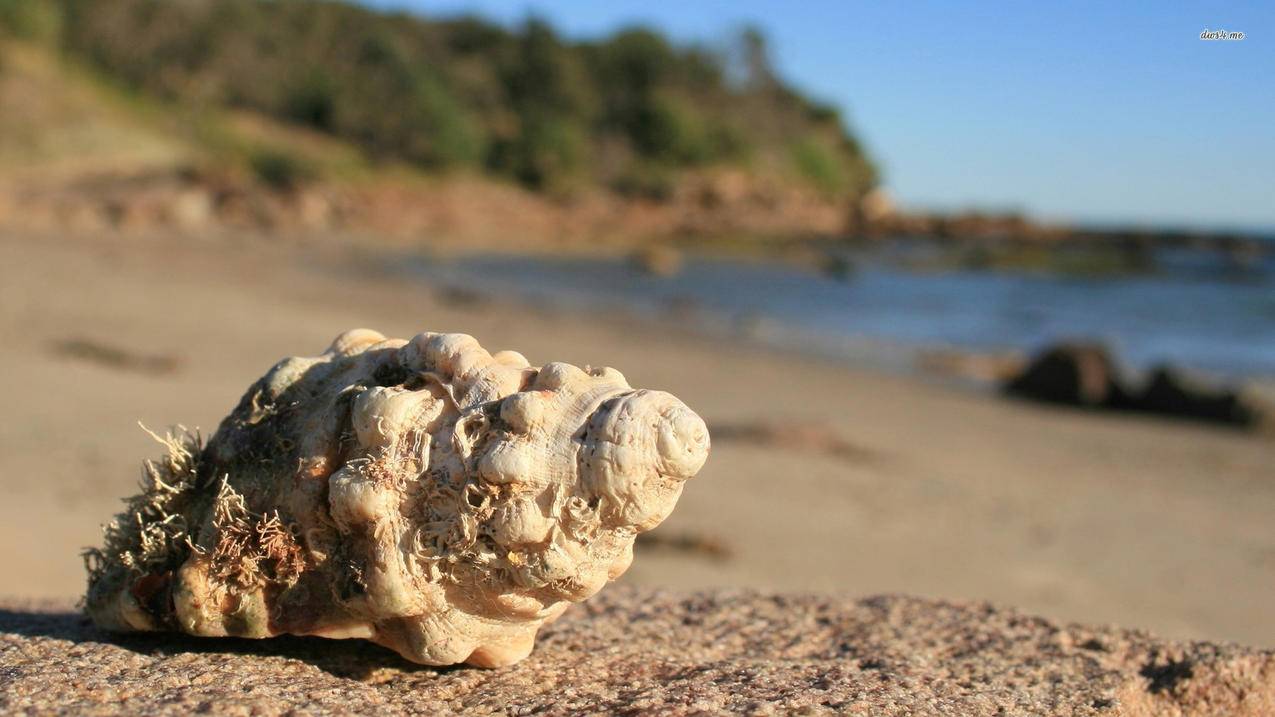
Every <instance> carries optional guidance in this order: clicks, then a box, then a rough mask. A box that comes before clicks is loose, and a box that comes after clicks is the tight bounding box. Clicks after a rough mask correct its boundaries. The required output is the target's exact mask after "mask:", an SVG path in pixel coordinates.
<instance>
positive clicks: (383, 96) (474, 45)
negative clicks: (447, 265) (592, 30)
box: [0, 0, 876, 198]
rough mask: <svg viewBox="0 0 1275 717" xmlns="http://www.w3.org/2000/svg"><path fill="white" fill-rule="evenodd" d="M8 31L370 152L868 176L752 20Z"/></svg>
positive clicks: (192, 4) (113, 2) (346, 20)
mask: <svg viewBox="0 0 1275 717" xmlns="http://www.w3.org/2000/svg"><path fill="white" fill-rule="evenodd" d="M5 33H8V34H11V35H15V36H21V37H23V38H27V39H35V40H42V41H44V42H49V43H56V44H57V45H58V47H59V48H60V49H61V51H62V52H63V53H64V54H65V55H66V56H67V57H69V58H71V59H73V60H76V61H78V62H79V63H82V64H85V65H88V66H91V67H94V68H96V69H97V70H98V71H99V72H101V73H102V74H103V75H104V76H106V77H107V78H108V79H110V80H111V81H112V82H114V83H117V84H120V85H123V86H124V87H127V88H130V89H132V90H133V91H136V92H139V93H142V94H145V95H148V96H153V97H157V98H160V99H161V100H162V101H165V102H169V103H173V104H176V105H180V106H181V107H182V108H184V110H187V111H191V112H192V113H193V114H198V113H199V112H201V111H203V110H205V109H207V110H220V109H243V110H250V111H252V112H256V113H260V114H261V115H264V116H266V117H269V118H272V119H273V120H274V121H276V122H283V123H290V124H292V125H303V126H305V127H307V128H309V129H311V130H313V131H315V132H317V133H320V134H324V135H330V136H332V137H334V138H337V139H340V140H343V141H345V142H348V143H350V144H351V145H353V146H356V147H358V148H360V150H361V151H362V152H363V153H364V154H365V155H366V156H367V157H368V158H369V160H370V161H372V162H377V163H386V162H389V163H405V164H408V165H412V166H415V167H419V168H422V169H425V170H427V171H449V170H456V169H460V170H467V171H477V172H484V173H489V174H494V175H499V176H505V177H509V178H511V179H513V180H515V181H517V182H519V183H521V184H523V185H525V186H527V187H530V188H532V189H536V190H540V191H546V192H551V193H559V192H571V191H573V190H574V189H575V188H577V187H581V186H590V185H603V186H607V187H609V188H611V189H613V190H615V191H620V192H623V193H627V194H630V195H638V196H644V197H650V198H663V197H667V196H669V195H670V194H671V193H672V191H673V189H674V188H675V187H676V184H677V181H678V178H679V177H680V176H681V174H682V173H684V172H686V171H687V170H692V169H696V168H704V167H723V166H729V167H736V168H741V169H743V170H745V171H747V172H750V173H753V174H757V175H769V176H772V177H775V178H778V179H779V180H781V181H792V182H802V183H805V184H806V185H808V186H811V187H813V188H815V189H817V190H818V191H820V192H822V193H824V194H826V195H828V196H829V197H830V198H852V197H855V196H859V195H861V194H862V193H864V192H866V191H867V190H868V189H870V188H871V187H872V185H873V184H874V183H875V181H876V176H875V172H874V169H873V167H872V164H871V163H870V161H869V160H868V159H867V157H866V156H865V155H864V153H863V152H862V151H861V149H860V147H859V145H858V143H857V142H856V141H855V140H854V138H853V137H852V136H850V135H849V134H848V132H847V130H846V128H845V126H844V125H843V123H842V120H841V118H840V116H839V114H838V113H837V111H836V110H835V109H833V108H831V107H829V106H827V105H822V104H819V103H817V102H814V101H812V100H810V99H808V98H806V97H804V96H802V95H801V94H800V93H798V92H797V91H796V90H794V89H793V88H791V87H789V86H787V85H785V84H784V83H783V82H782V81H781V80H780V79H779V78H778V77H777V76H776V74H775V72H774V71H773V69H772V67H771V64H770V61H769V59H768V57H767V55H766V46H765V41H764V38H763V37H762V36H761V35H760V34H759V33H758V32H756V31H747V32H745V33H743V34H742V35H741V37H740V39H739V41H738V47H737V48H735V50H734V51H732V52H722V53H714V52H710V51H708V50H706V49H705V48H703V47H697V46H691V47H680V46H675V45H673V44H671V43H670V42H669V41H668V40H667V39H666V38H664V37H663V36H662V35H660V34H659V33H657V32H655V31H652V30H649V29H643V28H632V29H627V30H624V31H621V32H618V33H616V34H614V35H612V36H610V37H607V38H603V39H600V40H596V41H585V42H577V41H569V40H566V39H564V38H562V37H560V36H558V35H557V34H556V33H555V31H554V30H553V28H551V27H550V26H549V25H547V24H545V23H544V22H541V21H538V20H534V19H533V20H529V21H527V22H526V23H524V24H523V25H522V26H521V27H519V28H517V29H515V30H509V29H506V28H504V27H502V26H499V25H495V24H491V23H488V22H486V21H483V20H479V19H475V18H461V19H446V20H429V19H422V18H418V17H414V16H408V15H403V14H383V13H378V12H374V11H371V10H368V9H366V8H362V7H360V6H357V5H350V4H343V3H337V2H313V1H305V0H186V1H184V2H166V1H164V0H0V36H3V35H4V34H5ZM730 58H734V59H730ZM250 165H251V168H252V169H253V171H254V172H256V173H257V174H258V175H259V176H261V177H262V178H263V179H266V181H269V182H271V183H281V184H282V185H289V184H291V183H294V182H296V181H300V180H302V179H304V178H305V177H306V176H308V175H309V173H311V172H312V168H307V167H306V166H304V163H298V162H297V161H296V160H295V158H291V157H288V156H287V155H284V154H278V153H271V152H266V151H262V152H259V153H256V154H254V156H252V157H251V159H250Z"/></svg>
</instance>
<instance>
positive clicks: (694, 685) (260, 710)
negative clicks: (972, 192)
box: [0, 586, 1275, 716]
mask: <svg viewBox="0 0 1275 717" xmlns="http://www.w3.org/2000/svg"><path fill="white" fill-rule="evenodd" d="M0 675H3V679H0V711H3V712H5V713H10V714H12V713H30V714H182V715H185V714H191V713H201V712H203V713H213V714H243V715H248V714H264V715H277V714H285V713H304V714H337V713H339V714H373V713H374V714H385V715H397V714H453V713H458V712H464V713H466V714H533V713H537V714H538V713H547V714H565V713H580V712H590V713H620V714H637V713H661V714H690V713H695V714H716V713H724V712H746V713H764V714H770V713H779V714H792V713H803V714H812V713H813V714H821V713H838V714H871V715H1004V714H1008V715H1239V716H1242V715H1267V714H1272V713H1273V712H1275V653H1273V652H1271V651H1269V650H1255V649H1248V648H1243V647H1238V646H1234V645H1217V644H1211V643H1176V642H1168V641H1164V640H1160V639H1157V638H1156V637H1154V636H1152V635H1149V634H1147V633H1145V632H1139V631H1129V630H1121V629H1117V628H1111V627H1086V626H1079V625H1060V624H1057V623H1054V622H1051V621H1049V620H1045V619H1042V618H1037V617H1030V616H1027V615H1023V614H1021V613H1019V612H1016V611H1014V610H1008V609H1002V608H997V607H993V606H990V605H987V604H983V603H965V604H962V603H951V602H942V601H930V600H922V599H918V598H910V597H902V596H883V597H873V598H868V599H863V600H858V601H854V600H851V599H847V598H838V597H830V596H815V595H778V594H758V593H751V592H734V591H731V592H716V593H693V594H678V593H667V592H653V591H649V590H639V589H635V588H631V587H629V588H626V587H622V586H617V587H616V588H615V589H613V590H611V591H609V592H606V593H603V594H602V595H600V596H599V597H598V598H597V599H596V600H594V601H592V602H589V603H586V604H585V605H584V606H583V607H582V608H581V609H579V610H577V611H574V612H569V613H567V615H565V616H564V617H563V618H562V619H561V620H559V621H558V622H556V623H554V624H553V625H551V626H549V627H548V628H546V629H545V630H544V632H543V637H542V640H541V641H540V642H539V644H538V645H537V647H536V651H535V652H534V653H533V654H532V656H531V657H530V658H528V659H527V660H524V661H523V662H521V663H519V664H518V665H515V666H513V667H509V668H503V669H499V670H478V669H466V668H459V669H458V668H443V669H439V668H428V667H422V666H419V665H413V664H411V663H408V662H406V661H404V660H402V659H401V658H399V657H398V656H397V655H395V654H394V653H392V652H390V651H388V650H385V649H383V648H379V647H376V646H374V645H371V644H367V643H363V642H361V641H349V640H345V641H329V640H323V639H321V638H292V637H285V638H276V639H271V640H264V641H258V640H206V639H199V638H194V637H189V636H182V635H172V634H168V635H162V634H151V635H135V636H130V637H111V636H109V635H107V634H106V633H103V632H99V631H97V630H96V629H94V628H93V627H91V626H90V624H89V623H88V622H87V621H86V620H85V619H83V618H82V617H80V616H79V615H78V614H77V613H75V612H72V611H71V609H70V605H69V604H67V605H54V606H49V605H44V606H30V605H28V606H21V605H15V604H13V603H10V604H9V605H8V606H7V608H0Z"/></svg>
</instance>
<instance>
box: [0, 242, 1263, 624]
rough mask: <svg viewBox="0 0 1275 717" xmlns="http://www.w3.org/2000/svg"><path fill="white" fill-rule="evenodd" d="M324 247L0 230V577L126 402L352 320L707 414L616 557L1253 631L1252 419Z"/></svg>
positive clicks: (115, 477) (86, 520)
mask: <svg viewBox="0 0 1275 717" xmlns="http://www.w3.org/2000/svg"><path fill="white" fill-rule="evenodd" d="M349 256H350V255H349V253H348V252H346V251H344V250H342V249H340V248H339V247H338V246H337V245H335V244H332V243H329V244H324V245H310V246H307V247H304V248H302V247H298V246H296V245H293V244H289V243H287V242H282V241H267V240H259V241H252V240H244V241H240V242H227V241H225V240H213V239H209V240H206V241H197V240H193V239H183V240H180V241H177V240H170V241H163V240H158V239H156V240H144V239H124V238H118V237H98V238H78V239H75V238H66V237H61V236H59V237H47V236H46V237H40V236H28V235H21V236H18V235H14V234H4V233H0V339H2V340H0V395H3V396H4V404H5V407H6V409H7V412H8V418H7V419H6V420H5V421H3V422H2V423H0V495H2V496H3V500H0V570H3V571H4V574H5V575H6V576H8V577H7V578H6V580H5V581H4V584H3V586H2V587H0V593H3V594H8V595H11V596H17V597H32V598H35V597H48V598H58V599H65V598H68V597H73V596H75V595H78V594H79V592H80V591H81V590H82V585H83V571H82V567H81V563H80V559H79V556H78V553H79V550H80V549H81V548H82V547H84V546H87V545H89V544H92V543H94V542H95V541H96V540H97V538H98V525H99V524H100V523H102V522H103V521H105V520H107V519H108V518H109V517H110V515H111V514H112V513H113V512H114V511H115V510H117V508H118V506H119V501H118V499H119V498H120V497H122V496H124V495H126V494H128V493H129V492H131V491H132V490H133V489H134V487H135V485H136V482H137V478H138V465H139V463H140V461H141V459H142V458H145V457H148V456H151V455H153V454H155V453H156V451H157V448H158V447H157V446H156V445H155V444H154V443H153V442H152V440H151V439H150V438H149V437H148V436H147V435H146V434H145V433H144V432H143V431H142V430H141V429H140V428H138V426H137V422H138V421H141V422H142V423H144V424H145V425H147V426H148V427H151V428H154V429H162V428H164V427H165V426H168V425H172V424H177V423H182V424H185V425H187V426H191V427H194V426H198V427H200V428H201V429H203V430H204V431H205V433H210V432H211V431H212V430H213V429H215V427H216V424H217V421H218V420H219V419H220V418H221V417H222V416H223V415H224V414H225V413H226V412H228V411H229V409H230V408H231V407H232V406H233V405H234V404H235V402H236V401H237V400H238V398H239V396H240V393H241V392H242V391H243V390H244V389H246V388H247V386H248V385H249V383H251V382H252V381H253V380H255V379H256V378H257V377H258V376H260V375H261V374H262V373H263V372H264V371H265V370H266V369H267V368H268V367H269V366H270V365H272V364H273V363H274V362H275V361H276V360H277V359H279V358H281V357H283V356H286V355H293V354H313V353H317V352H319V351H321V350H322V349H323V348H324V347H325V346H326V345H327V343H328V342H329V341H330V340H331V338H332V337H333V336H335V335H336V334H337V333H339V332H340V331H342V330H344V329H348V328H352V327H356V326H366V327H370V328H375V329H378V330H380V331H382V332H384V333H386V334H388V335H397V336H410V335H411V334H413V333H416V332H417V331H420V330H425V329H429V330H434V331H440V330H441V331H463V332H466V333H470V334H473V335H474V336H476V337H477V338H478V339H479V340H480V341H481V342H482V343H483V344H484V345H485V346H487V347H489V348H492V349H499V348H515V349H518V350H520V351H522V352H523V353H524V354H526V355H527V357H528V358H529V359H531V361H532V362H533V363H542V362H546V361H551V360H566V361H571V362H573V363H577V364H582V365H583V364H593V365H611V366H615V367H618V368H620V369H621V370H622V371H623V372H624V373H625V375H626V376H627V377H628V378H629V380H630V382H631V383H632V384H634V385H636V386H642V387H650V388H661V389H666V390H669V391H672V392H673V393H675V394H677V395H678V396H679V397H681V398H683V399H684V400H685V401H686V402H687V403H688V404H689V405H690V406H692V407H693V408H695V409H696V410H697V411H698V412H699V413H700V414H701V415H703V416H704V417H705V418H706V419H707V420H708V422H709V424H710V427H714V428H717V429H719V434H720V436H719V438H718V439H717V440H715V442H714V447H713V454H712V456H711V458H710V459H709V462H708V465H707V466H706V467H705V469H704V471H703V472H702V473H701V474H700V476H699V477H697V478H696V479H695V480H694V482H692V483H691V484H690V485H688V486H687V489H686V492H685V495H684V497H683V499H682V502H681V504H680V505H679V508H678V510H677V512H675V513H674V514H673V517H672V518H671V519H670V520H669V521H668V522H667V523H665V524H664V525H663V526H661V527H660V528H659V529H658V532H657V533H656V534H655V535H660V536H667V537H666V538H665V539H662V540H660V541H657V542H654V543H651V544H647V545H645V546H644V547H642V548H641V549H640V552H639V555H638V559H637V560H636V561H635V563H634V567H633V569H632V570H631V571H630V572H629V573H628V574H627V575H626V576H625V577H624V578H623V579H622V580H623V581H625V582H628V583H632V584H636V585H641V586H667V587H673V588H678V589H693V588H709V587H720V586H747V587H757V588H766V589H780V590H817V591H835V592H837V593H840V594H852V595H869V594H875V593H882V592H903V593H909V594H915V595H921V596H930V597H941V598H947V599H988V600H992V601H994V602H997V603H1001V604H1007V605H1013V606H1016V607H1019V608H1021V609H1024V610H1027V611H1030V612H1033V613H1039V614H1043V615H1046V616H1049V617H1052V618H1057V619H1061V620H1080V621H1084V622H1090V623H1093V622H1116V623H1119V624H1121V625H1123V626H1126V627H1145V628H1151V629H1154V630H1155V631H1157V632H1159V633H1160V634H1162V635H1164V636H1166V637H1173V638H1207V639H1216V640H1234V641H1238V642H1242V643H1246V644H1249V645H1255V646H1263V647H1269V646H1275V600H1272V599H1271V596H1272V595H1275V528H1272V527H1271V525H1272V516H1275V441H1272V440H1271V439H1270V438H1265V439H1264V438H1260V437H1255V436H1248V435H1245V434H1241V433H1236V432H1232V431H1228V430H1225V429H1217V428H1210V427H1206V426H1195V425H1189V424H1178V423H1173V422H1169V421H1161V420H1155V419H1147V418H1138V417H1132V416H1104V415H1095V414H1090V413H1082V412H1077V411H1071V410H1065V409H1051V408H1044V407H1037V406H1032V405H1027V404H1022V403H1016V402H1010V401H1006V400H1003V399H1000V398H997V397H993V396H986V395H981V394H978V393H973V392H969V391H967V390H959V389H956V388H952V387H948V386H944V385H940V384H936V383H934V382H931V381H927V380H924V379H921V378H909V377H904V376H897V375H885V374H881V373H877V372H873V371H870V370H867V369H863V368H854V367H847V366H844V365H839V364H835V363H832V362H828V361H824V360H819V359H815V358H808V357H803V356H801V355H800V354H799V353H797V352H795V351H794V352H783V351H777V350H774V349H763V348H758V347H754V346H750V345H747V344H744V343H731V342H726V341H723V340H718V339H714V340H709V339H705V338H701V337H697V336H695V335H692V334H690V333H687V332H684V331H681V330H679V329H677V328H676V327H667V326H658V325H653V324H649V323H642V322H639V321H637V320H634V319H628V318H624V317H603V316H600V315H596V314H595V315H586V314H581V313H579V312H563V311H555V310H553V309H552V308H548V307H528V306H519V305H515V304H512V303H504V302H501V301H500V300H497V299H486V298H484V297H481V296H477V297H476V296H465V295H457V294H456V293H455V292H450V293H445V294H440V293H438V292H435V291H434V290H432V289H431V288H430V287H428V286H424V285H421V284H414V283H410V282H407V281H406V280H402V279H386V278H384V277H382V276H379V275H378V274H376V273H375V272H372V271H370V270H368V269H366V268H360V267H365V266H366V263H363V262H352V261H349ZM72 347H74V350H71V348H72ZM811 435H813V436H814V438H813V439H811V438H810V436H811ZM705 545H709V546H714V547H713V549H707V548H704V546H705Z"/></svg>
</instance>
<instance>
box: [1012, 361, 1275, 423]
mask: <svg viewBox="0 0 1275 717" xmlns="http://www.w3.org/2000/svg"><path fill="white" fill-rule="evenodd" d="M1002 389H1003V390H1004V391H1005V393H1007V394H1009V395H1011V396H1016V397H1019V398H1025V399H1028V400H1033V401H1041V402H1044V403H1058V404H1064V405H1068V406H1079V407H1082V408H1104V409H1117V410H1123V411H1137V412H1140V413H1151V414H1156V415H1160V416H1167V417H1171V418H1182V419H1187V420H1194V421H1205V422H1209V423H1218V424H1223V425H1229V426H1235V427H1238V428H1249V429H1255V428H1261V427H1265V426H1269V425H1270V421H1271V416H1272V415H1275V414H1273V412H1272V409H1271V407H1270V406H1269V405H1268V404H1267V402H1265V401H1263V400H1262V399H1260V398H1258V397H1257V396H1256V395H1255V394H1256V392H1255V391H1252V390H1246V389H1245V388H1243V387H1237V386H1232V385H1228V384H1226V383H1223V382H1221V381H1218V380H1215V379H1211V378H1209V377H1206V376H1203V375H1200V374H1197V373H1193V372H1191V371H1187V370H1184V369H1181V368H1178V367H1175V366H1169V365H1160V366H1157V367H1155V368H1154V369H1152V370H1151V372H1150V374H1149V375H1148V376H1145V377H1143V378H1141V379H1137V378H1135V379H1132V380H1131V379H1129V378H1128V377H1126V376H1125V375H1124V374H1122V372H1121V371H1120V369H1119V367H1118V363H1117V362H1116V360H1115V359H1114V358H1113V356H1112V354H1111V352H1109V351H1108V350H1107V348H1106V347H1105V346H1103V345H1102V344H1098V343H1061V344H1057V345H1054V346H1051V347H1049V348H1047V349H1045V350H1044V351H1042V352H1041V353H1040V354H1038V355H1037V356H1036V357H1035V358H1033V359H1032V360H1031V361H1030V362H1028V363H1027V365H1026V366H1025V367H1024V368H1022V370H1020V371H1019V372H1018V373H1016V374H1014V375H1012V376H1010V377H1009V378H1008V379H1007V380H1005V382H1004V383H1003V384H1002Z"/></svg>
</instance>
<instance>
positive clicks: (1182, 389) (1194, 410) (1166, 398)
mask: <svg viewBox="0 0 1275 717" xmlns="http://www.w3.org/2000/svg"><path fill="white" fill-rule="evenodd" d="M1133 408H1135V409H1137V410H1141V411H1146V412H1148V413H1160V414H1166V415H1170V416H1178V417H1181V418H1191V419H1196V420H1200V421H1210V422H1213V423H1225V424H1230V425H1234V426H1241V427H1244V428H1251V427H1254V426H1256V425H1257V424H1258V423H1260V422H1261V420H1262V411H1261V409H1260V408H1259V407H1258V406H1257V405H1256V404H1255V403H1254V402H1253V401H1251V400H1249V399H1247V397H1245V396H1244V394H1243V393H1241V392H1240V391H1238V390H1236V389H1234V388H1232V387H1229V386H1223V385H1219V384H1217V383H1214V382H1211V381H1209V380H1207V379H1206V378H1203V377H1200V376H1197V375H1193V374H1191V373H1188V372H1185V371H1182V370H1180V369H1177V368H1174V367H1172V366H1161V367H1159V368H1157V369H1156V370H1155V371H1154V372H1153V373H1152V374H1151V378H1150V380H1148V381H1147V385H1146V387H1145V388H1144V389H1143V390H1142V392H1141V393H1140V394H1138V396H1137V397H1136V398H1135V400H1134V405H1133Z"/></svg>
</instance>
